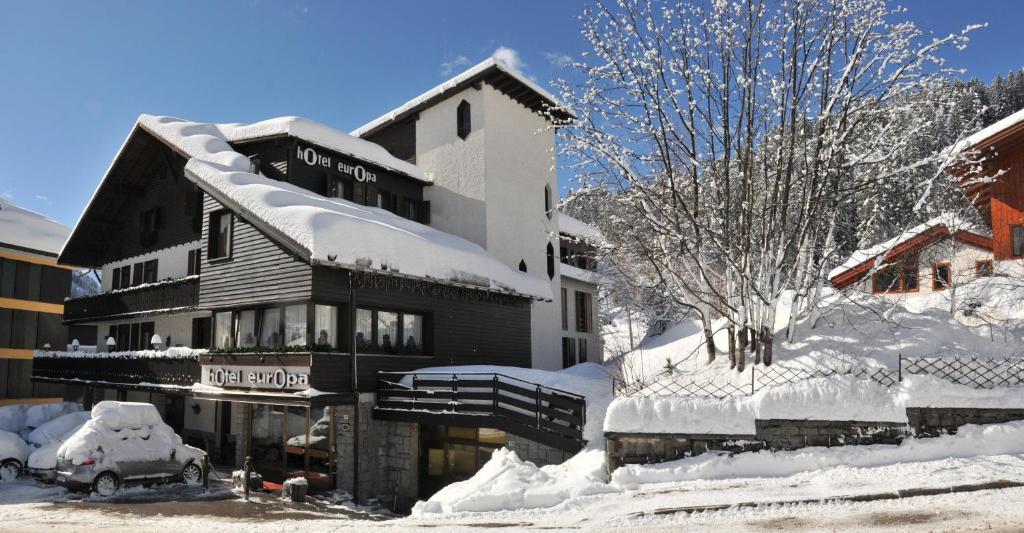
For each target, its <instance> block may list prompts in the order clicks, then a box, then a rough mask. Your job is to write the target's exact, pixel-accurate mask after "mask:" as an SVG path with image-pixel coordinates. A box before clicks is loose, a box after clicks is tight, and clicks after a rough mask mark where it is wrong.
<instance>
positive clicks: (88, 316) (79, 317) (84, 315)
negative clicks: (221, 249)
mask: <svg viewBox="0 0 1024 533" xmlns="http://www.w3.org/2000/svg"><path fill="white" fill-rule="evenodd" d="M198 301H199V277H198V276H190V277H187V278H182V279H178V280H173V281H165V282H159V283H153V284H151V285H142V286H139V287H133V288H130V289H124V290H120V291H114V292H107V293H103V294H97V295H95V296H86V297H83V298H73V299H70V300H65V301H64V322H66V323H73V322H84V321H88V320H96V319H101V318H108V317H118V316H134V315H140V314H145V313H146V312H148V311H159V310H172V309H173V310H187V309H191V308H194V307H195V306H196V304H197V302H198Z"/></svg>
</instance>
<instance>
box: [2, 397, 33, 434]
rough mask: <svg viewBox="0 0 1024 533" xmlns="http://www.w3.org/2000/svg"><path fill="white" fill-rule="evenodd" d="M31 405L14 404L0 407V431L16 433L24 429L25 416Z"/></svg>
mask: <svg viewBox="0 0 1024 533" xmlns="http://www.w3.org/2000/svg"><path fill="white" fill-rule="evenodd" d="M29 407H32V404H27V403H16V404H12V405H5V406H3V407H0V431H10V432H12V433H18V432H19V431H22V430H24V429H25V414H26V413H27V412H28V408H29Z"/></svg>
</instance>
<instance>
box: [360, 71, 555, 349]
mask: <svg viewBox="0 0 1024 533" xmlns="http://www.w3.org/2000/svg"><path fill="white" fill-rule="evenodd" d="M556 104H557V101H556V100H555V99H554V97H553V96H551V95H550V94H548V93H547V92H546V91H544V90H543V89H541V88H540V87H538V86H537V85H536V84H534V83H533V82H532V81H530V80H529V79H528V78H526V77H525V76H523V75H522V74H520V73H518V72H516V71H514V70H512V69H510V68H508V67H506V66H505V65H503V64H501V63H499V62H496V61H495V60H493V59H489V60H487V61H484V62H483V63H481V64H479V65H477V66H475V67H473V68H471V69H469V70H467V71H466V72H463V73H462V74H460V75H458V76H456V77H455V78H452V79H451V80H449V81H447V82H445V83H443V84H441V85H439V86H438V87H436V88H434V89H432V90H430V91H427V92H426V93H424V94H423V95H421V96H419V97H417V98H415V99H413V100H411V101H410V102H408V103H407V104H405V105H403V106H402V107H400V108H398V109H396V110H394V111H392V112H390V113H388V114H386V115H384V116H382V117H381V118H379V119H377V120H375V121H373V122H371V123H369V124H367V125H365V126H363V127H361V128H359V129H358V130H356V131H355V132H353V133H354V134H355V135H358V136H361V137H364V138H367V139H369V140H372V141H375V142H377V143H379V144H381V145H383V146H384V147H385V148H388V150H390V151H391V152H392V153H393V154H394V155H396V156H398V157H401V158H404V159H407V160H409V161H411V162H414V163H415V164H416V165H417V166H418V167H419V168H420V169H422V170H423V171H424V173H425V174H426V175H427V177H428V179H430V180H431V182H432V185H431V186H430V187H427V188H426V189H425V192H424V199H426V200H428V201H429V202H430V225H431V226H434V227H436V228H437V229H439V230H442V231H445V232H448V233H452V234H455V235H459V236H461V237H464V238H466V239H469V240H471V241H473V242H476V243H477V244H479V245H481V246H483V247H484V248H486V249H487V250H488V251H490V252H491V253H493V254H495V255H497V256H498V257H500V258H501V259H502V260H504V261H505V262H506V264H508V265H509V266H511V267H513V268H524V267H525V268H526V270H527V272H528V273H529V274H530V275H532V276H535V277H537V278H538V279H543V280H544V281H545V282H547V283H550V285H551V294H552V301H550V302H534V303H533V304H532V312H531V320H532V323H531V332H532V354H533V366H534V367H535V368H543V369H558V368H561V367H562V348H561V327H560V325H561V318H560V313H561V311H560V309H561V302H560V292H561V291H560V282H559V279H560V270H561V264H560V263H559V260H558V246H559V243H558V234H559V226H558V212H557V210H555V209H554V206H555V204H556V202H557V198H558V193H557V191H558V176H557V172H556V170H555V169H556V165H555V128H554V125H553V124H552V121H551V119H550V118H549V117H548V114H547V113H545V112H544V111H545V110H546V109H550V108H551V107H553V106H555V105H556Z"/></svg>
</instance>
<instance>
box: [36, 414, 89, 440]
mask: <svg viewBox="0 0 1024 533" xmlns="http://www.w3.org/2000/svg"><path fill="white" fill-rule="evenodd" d="M91 416H92V414H91V413H90V412H89V411H77V412H74V413H68V414H64V415H61V416H58V417H56V418H54V419H53V420H50V421H49V422H47V423H45V424H42V425H40V426H39V427H37V428H35V429H33V430H32V432H31V433H29V434H28V439H27V440H28V442H30V443H32V444H35V445H36V446H43V445H46V444H49V443H51V442H63V437H64V435H66V434H67V433H68V432H70V431H72V430H74V429H77V428H79V427H81V426H82V424H84V423H85V422H86V420H89V418H90V417H91Z"/></svg>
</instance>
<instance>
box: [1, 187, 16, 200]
mask: <svg viewBox="0 0 1024 533" xmlns="http://www.w3.org/2000/svg"><path fill="white" fill-rule="evenodd" d="M0 198H3V199H4V200H13V199H14V191H12V190H10V189H7V190H6V191H4V192H2V193H0Z"/></svg>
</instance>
